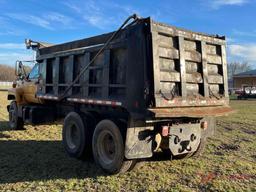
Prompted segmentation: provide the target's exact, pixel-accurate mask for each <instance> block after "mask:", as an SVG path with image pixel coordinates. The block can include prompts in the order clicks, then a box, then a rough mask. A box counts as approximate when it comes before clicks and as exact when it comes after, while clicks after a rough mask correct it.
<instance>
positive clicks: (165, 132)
mask: <svg viewBox="0 0 256 192" xmlns="http://www.w3.org/2000/svg"><path fill="white" fill-rule="evenodd" d="M168 135H169V127H168V126H163V127H162V136H163V137H166V136H168Z"/></svg>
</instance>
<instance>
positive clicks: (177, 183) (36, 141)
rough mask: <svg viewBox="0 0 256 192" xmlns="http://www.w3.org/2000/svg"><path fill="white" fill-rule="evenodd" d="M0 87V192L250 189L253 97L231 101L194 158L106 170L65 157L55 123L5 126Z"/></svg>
mask: <svg viewBox="0 0 256 192" xmlns="http://www.w3.org/2000/svg"><path fill="white" fill-rule="evenodd" d="M6 94H7V93H6V92H0V191H8V190H9V191H95V190H97V191H255V190H256V150H255V147H256V139H255V136H256V126H255V125H256V101H231V106H232V107H233V108H234V109H236V110H237V113H235V114H233V115H231V116H229V117H221V118H218V121H217V131H216V134H215V136H214V137H213V138H211V139H209V143H208V145H207V148H206V151H205V153H204V154H203V156H202V157H200V158H198V159H194V158H191V159H184V160H173V161H170V160H166V159H164V158H159V157H153V158H152V159H150V160H147V161H143V162H141V163H139V166H138V167H137V168H136V169H135V170H133V171H131V172H128V173H125V174H119V175H112V176H109V175H106V174H105V173H104V172H102V171H101V169H99V168H98V167H97V166H95V164H94V163H93V160H89V161H86V162H83V161H79V160H76V159H73V158H70V157H68V156H67V155H66V154H65V152H64V149H63V147H62V144H61V126H60V125H58V126H55V125H54V126H36V127H32V126H27V127H26V130H24V131H12V130H9V128H8V125H7V117H8V115H7V112H6V105H7V103H8V102H7V101H6Z"/></svg>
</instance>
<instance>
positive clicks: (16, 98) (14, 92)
mask: <svg viewBox="0 0 256 192" xmlns="http://www.w3.org/2000/svg"><path fill="white" fill-rule="evenodd" d="M32 65H33V67H32V69H31V70H30V71H29V69H30V66H31V65H29V66H28V65H24V64H23V62H22V61H17V62H16V65H15V74H16V76H17V79H16V80H15V81H14V82H13V88H11V89H9V90H8V96H7V99H8V100H11V103H10V105H9V106H8V107H7V108H8V112H9V124H10V127H11V128H12V129H15V130H18V129H23V125H24V122H23V119H22V112H21V110H18V109H19V107H18V106H25V105H29V104H37V103H38V104H39V103H42V101H41V100H40V99H38V98H36V92H37V84H38V83H39V77H40V74H39V64H38V63H33V64H32ZM27 71H29V72H27Z"/></svg>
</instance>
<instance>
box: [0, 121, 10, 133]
mask: <svg viewBox="0 0 256 192" xmlns="http://www.w3.org/2000/svg"><path fill="white" fill-rule="evenodd" d="M2 131H10V128H9V124H8V121H1V120H0V132H2Z"/></svg>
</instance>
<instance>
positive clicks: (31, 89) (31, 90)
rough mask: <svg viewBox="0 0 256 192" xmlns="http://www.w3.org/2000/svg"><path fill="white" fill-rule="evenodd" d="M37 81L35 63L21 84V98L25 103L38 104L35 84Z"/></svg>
mask: <svg viewBox="0 0 256 192" xmlns="http://www.w3.org/2000/svg"><path fill="white" fill-rule="evenodd" d="M38 80H39V64H38V63H36V64H35V66H34V67H33V68H32V70H31V72H30V73H29V75H28V78H27V81H24V83H23V86H22V87H23V97H24V100H25V102H26V103H40V100H39V99H37V98H36V92H37V84H38Z"/></svg>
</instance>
